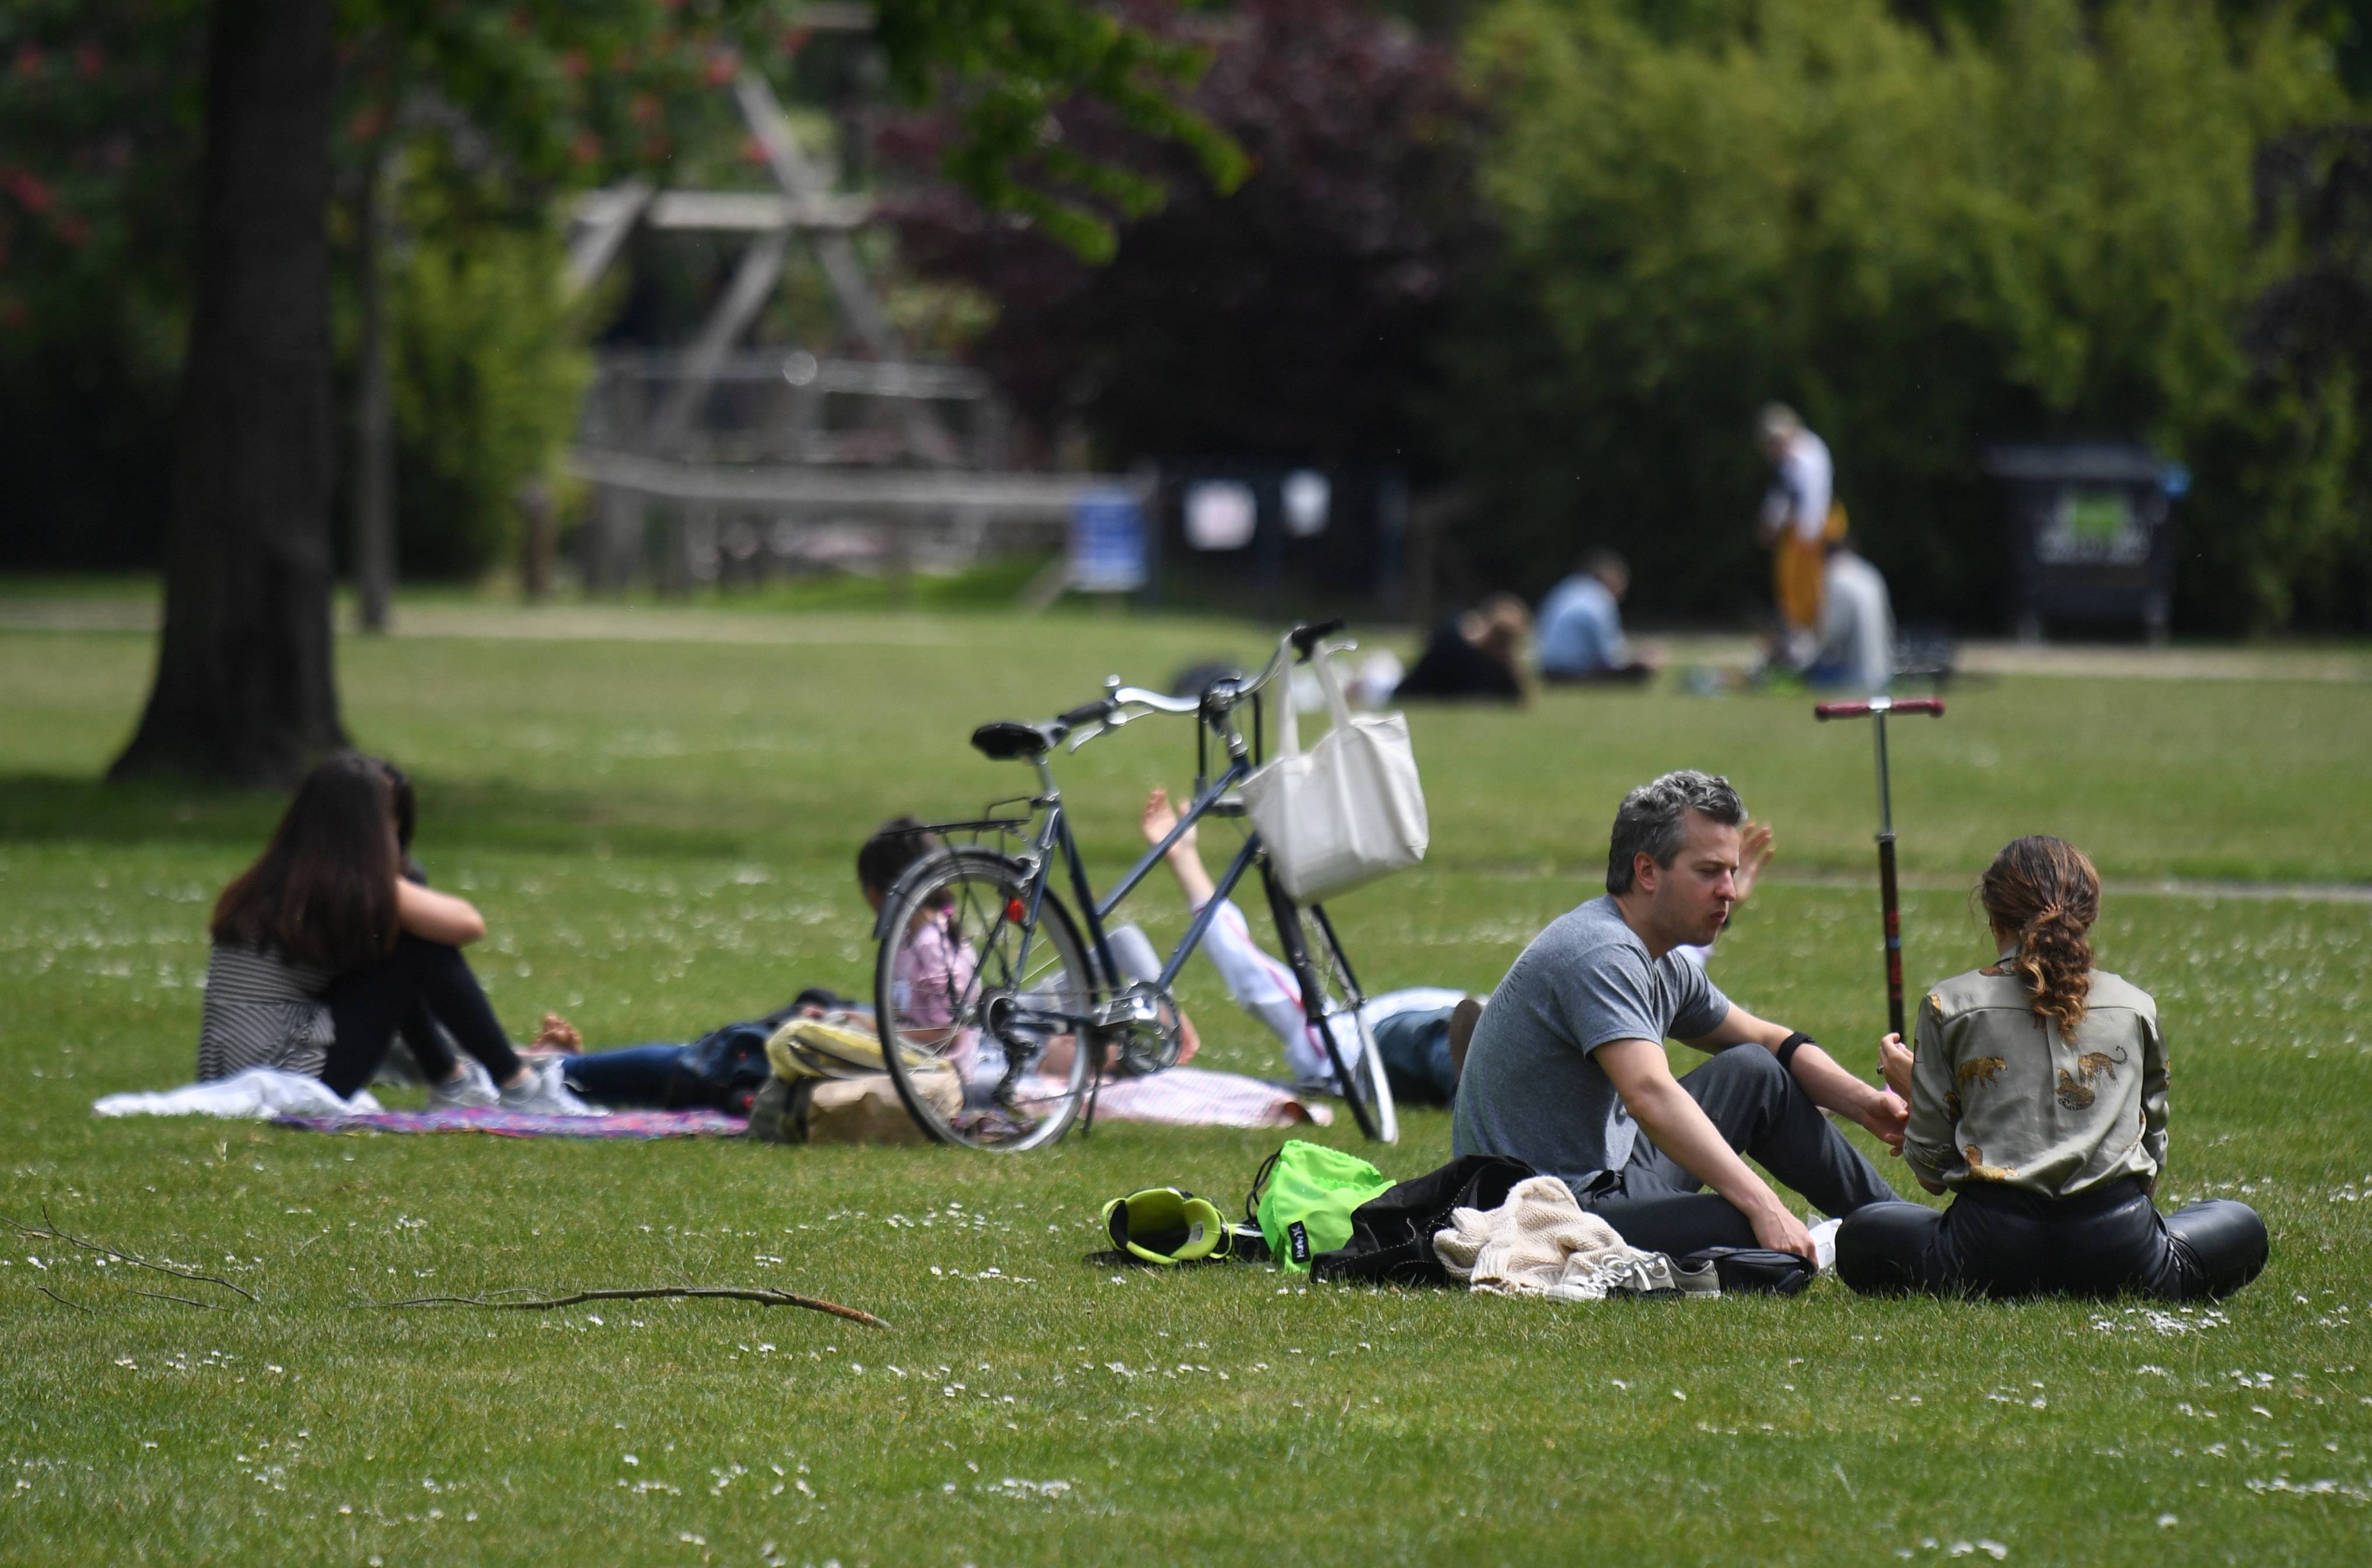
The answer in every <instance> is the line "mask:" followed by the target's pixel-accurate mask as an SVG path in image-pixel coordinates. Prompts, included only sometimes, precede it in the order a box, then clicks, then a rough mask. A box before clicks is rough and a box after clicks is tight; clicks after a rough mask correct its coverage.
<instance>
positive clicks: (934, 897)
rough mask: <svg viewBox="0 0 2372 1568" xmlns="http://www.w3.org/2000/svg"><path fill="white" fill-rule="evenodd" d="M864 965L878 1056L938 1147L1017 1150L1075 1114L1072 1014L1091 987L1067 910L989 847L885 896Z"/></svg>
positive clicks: (927, 870)
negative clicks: (1033, 900) (1034, 895)
mask: <svg viewBox="0 0 2372 1568" xmlns="http://www.w3.org/2000/svg"><path fill="white" fill-rule="evenodd" d="M891 899H892V907H891V908H890V910H889V911H888V923H887V924H886V925H885V926H884V927H883V930H884V932H885V933H886V935H884V936H883V937H882V939H881V953H880V957H879V958H878V960H877V962H876V965H875V970H874V1003H875V1006H876V1008H877V1015H876V1016H877V1018H878V1023H879V1027H880V1031H881V1053H882V1056H883V1058H884V1060H885V1061H886V1063H888V1066H889V1069H890V1081H891V1082H892V1083H893V1084H895V1085H896V1086H897V1089H898V1095H899V1098H901V1099H902V1100H904V1101H905V1102H906V1109H908V1110H909V1111H911V1112H912V1113H913V1117H914V1120H915V1121H917V1122H919V1123H920V1124H921V1125H922V1127H923V1130H924V1132H928V1133H929V1134H930V1135H931V1136H932V1137H934V1138H936V1139H937V1140H938V1141H939V1142H941V1143H947V1144H964V1145H966V1146H968V1147H971V1148H976V1149H1000V1150H1009V1151H1018V1150H1023V1149H1034V1148H1040V1147H1042V1146H1044V1145H1045V1144H1051V1143H1052V1142H1053V1141H1054V1140H1056V1139H1057V1138H1060V1137H1061V1136H1062V1135H1063V1134H1064V1132H1065V1131H1067V1130H1068V1129H1069V1127H1070V1125H1071V1121H1072V1119H1073V1118H1074V1117H1076V1115H1077V1114H1078V1110H1079V1106H1080V1103H1081V1101H1082V1100H1083V1099H1084V1098H1085V1096H1086V1090H1087V1074H1088V1073H1089V1072H1090V1071H1092V1070H1093V1067H1094V1065H1095V1057H1096V1054H1097V1052H1096V1050H1095V1048H1094V1047H1093V1045H1092V1044H1091V1043H1088V1042H1087V1040H1086V1039H1085V1037H1084V1035H1083V1033H1082V1032H1081V1030H1080V1028H1079V1026H1078V1021H1079V1020H1080V1019H1082V1018H1084V1017H1086V1016H1087V1015H1088V1014H1089V1013H1090V1012H1091V1011H1092V1009H1093V1008H1094V1006H1095V1005H1096V1003H1097V1001H1098V999H1099V991H1100V987H1099V984H1098V982H1097V979H1096V970H1095V969H1094V968H1093V967H1092V965H1091V964H1090V963H1089V961H1088V959H1087V952H1086V947H1085V945H1084V944H1083V943H1082V942H1081V941H1080V940H1079V934H1078V927H1077V926H1076V924H1075V923H1073V921H1072V919H1071V914H1070V912H1069V911H1068V910H1066V909H1064V907H1063V904H1062V900H1059V899H1057V898H1056V897H1055V896H1054V895H1053V894H1052V892H1047V893H1044V894H1042V895H1041V901H1040V903H1039V907H1038V915H1037V919H1036V920H1035V921H1034V922H1030V921H1029V920H1028V919H1027V918H1026V914H1025V912H1026V909H1027V906H1028V901H1029V886H1028V884H1027V882H1026V881H1025V880H1024V879H1023V877H1021V875H1020V873H1019V871H1018V869H1017V867H1015V865H1013V863H1012V862H1010V861H1008V860H1006V858H1005V857H1004V856H1002V855H997V854H985V853H980V852H973V851H966V850H959V851H956V852H955V853H954V854H950V855H948V856H946V857H945V858H944V859H941V860H937V861H934V862H932V863H929V864H928V865H926V866H925V867H924V869H923V871H922V873H921V875H919V876H917V877H915V878H914V880H913V881H912V882H911V883H908V884H906V885H904V886H901V888H900V889H897V890H896V891H895V892H893V893H892V894H891Z"/></svg>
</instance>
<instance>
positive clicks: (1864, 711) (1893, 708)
mask: <svg viewBox="0 0 2372 1568" xmlns="http://www.w3.org/2000/svg"><path fill="white" fill-rule="evenodd" d="M1871 714H1933V715H1934V716H1936V718H1942V717H1943V716H1944V699H1943V698H1941V697H1873V698H1872V699H1870V700H1869V701H1868V702H1866V703H1813V704H1812V716H1813V717H1814V718H1816V719H1866V718H1867V717H1869V716H1870V715H1871Z"/></svg>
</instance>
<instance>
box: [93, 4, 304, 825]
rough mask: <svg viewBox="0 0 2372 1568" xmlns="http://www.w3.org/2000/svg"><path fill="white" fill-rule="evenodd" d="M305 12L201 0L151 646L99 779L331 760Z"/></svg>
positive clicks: (268, 778) (242, 773) (257, 780)
mask: <svg viewBox="0 0 2372 1568" xmlns="http://www.w3.org/2000/svg"><path fill="white" fill-rule="evenodd" d="M334 10H335V7H334V6H331V5H329V4H327V3H325V0H215V7H214V16H213V18H212V21H211V24H210V27H209V29H208V38H207V57H206V122H205V123H206V130H205V135H206V145H205V157H204V166H203V175H202V183H201V186H200V191H199V236H198V273H197V301H196V310H195V313H194V316H193V319H192V323H191V329H190V345H189V355H188V358H187V360H186V361H185V363H184V364H183V366H182V370H181V390H180V406H179V409H178V411H177V413H176V416H175V432H174V437H175V438H174V452H173V472H172V513H171V519H170V538H169V541H168V544H167V550H166V575H165V633H164V637H163V639H162V642H161V645H160V646H159V648H158V651H157V680H156V685H155V686H154V688H153V689H152V690H151V691H150V692H149V697H148V706H147V710H146V711H145V713H144V714H142V716H141V720H140V728H139V731H138V733H137V734H135V735H134V737H133V739H132V744H131V745H130V746H129V747H128V748H126V749H125V750H124V752H123V755H122V756H121V757H119V758H117V759H116V761H115V765H114V767H113V768H112V769H110V772H109V776H110V778H119V779H120V778H125V777H130V776H134V775H138V774H147V773H182V774H191V775H195V776H197V777H201V778H206V779H212V780H216V781H221V782H225V783H231V784H249V785H258V786H285V785H287V784H291V783H293V782H294V781H295V780H296V779H297V778H298V777H299V776H300V775H301V774H302V773H303V772H304V770H305V768H306V766H307V765H308V763H309V762H310V761H312V760H313V758H314V757H315V756H316V755H318V754H319V753H320V752H321V751H324V750H326V749H331V748H333V747H336V746H341V745H343V744H344V743H345V733H344V730H343V727H342V726H341V725H340V724H339V721H338V695H337V687H336V683H335V680H334V679H333V676H332V671H331V636H330V586H331V556H330V505H331V424H332V420H333V418H334V407H335V403H334V396H333V393H332V391H331V353H330V262H329V244H328V238H327V236H326V234H325V232H324V219H325V215H326V213H327V209H328V205H329V193H330V151H329V130H330V108H331V93H332V90H333V88H334V87H335V78H336V60H335V56H334V55H333V54H332V52H331V13H332V12H333V11H334Z"/></svg>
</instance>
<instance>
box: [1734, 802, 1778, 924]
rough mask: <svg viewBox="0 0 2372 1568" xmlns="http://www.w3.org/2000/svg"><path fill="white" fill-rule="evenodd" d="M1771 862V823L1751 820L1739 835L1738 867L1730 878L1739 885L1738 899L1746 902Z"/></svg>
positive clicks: (1740, 901)
mask: <svg viewBox="0 0 2372 1568" xmlns="http://www.w3.org/2000/svg"><path fill="white" fill-rule="evenodd" d="M1770 864H1771V824H1769V823H1768V822H1749V823H1748V824H1746V826H1745V828H1743V829H1742V830H1740V831H1739V832H1738V869H1737V870H1736V871H1734V872H1732V873H1731V874H1730V880H1731V881H1732V882H1734V883H1736V884H1737V885H1738V902H1739V903H1741V904H1742V903H1744V902H1745V901H1746V900H1747V899H1748V897H1749V896H1750V895H1751V894H1752V893H1753V891H1754V883H1755V880H1756V878H1758V877H1761V876H1762V868H1763V867H1764V866H1766V865H1770Z"/></svg>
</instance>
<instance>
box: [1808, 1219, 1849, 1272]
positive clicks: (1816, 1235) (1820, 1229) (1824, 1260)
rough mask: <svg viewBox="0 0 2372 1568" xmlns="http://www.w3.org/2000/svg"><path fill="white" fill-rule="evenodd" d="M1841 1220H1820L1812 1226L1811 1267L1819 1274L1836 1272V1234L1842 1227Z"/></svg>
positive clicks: (1842, 1222)
mask: <svg viewBox="0 0 2372 1568" xmlns="http://www.w3.org/2000/svg"><path fill="white" fill-rule="evenodd" d="M1844 1223H1845V1222H1844V1221H1843V1220H1822V1221H1821V1222H1820V1224H1818V1225H1814V1226H1812V1228H1811V1237H1812V1266H1813V1267H1814V1268H1815V1269H1818V1270H1819V1271H1820V1272H1821V1273H1824V1274H1832V1273H1835V1272H1836V1271H1837V1232H1838V1231H1839V1230H1841V1229H1843V1227H1844Z"/></svg>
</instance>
